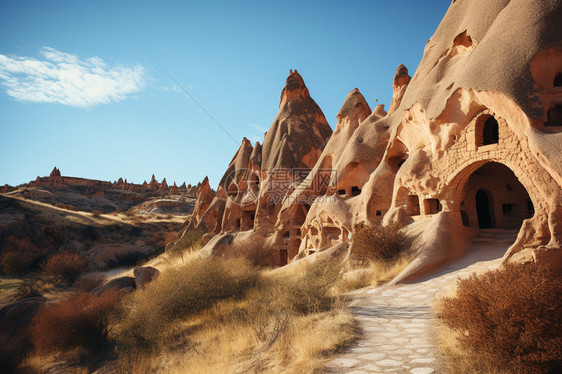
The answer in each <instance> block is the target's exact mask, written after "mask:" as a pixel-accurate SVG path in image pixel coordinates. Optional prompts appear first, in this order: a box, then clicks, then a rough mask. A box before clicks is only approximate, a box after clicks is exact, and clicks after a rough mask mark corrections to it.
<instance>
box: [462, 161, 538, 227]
mask: <svg viewBox="0 0 562 374" xmlns="http://www.w3.org/2000/svg"><path fill="white" fill-rule="evenodd" d="M462 193H463V196H464V199H463V201H462V203H461V206H460V211H461V218H462V221H463V224H464V225H465V226H470V227H473V228H475V229H505V230H515V229H519V228H520V227H521V224H522V223H523V220H525V219H527V218H531V217H532V216H533V215H534V208H533V203H532V201H531V198H530V197H529V194H528V192H527V190H526V189H525V187H524V186H523V185H522V184H521V182H519V180H518V179H517V177H516V176H515V174H514V173H513V171H512V170H511V169H510V168H508V167H507V166H505V165H503V164H500V163H498V162H487V163H485V164H483V165H482V166H480V167H479V168H478V169H477V170H475V171H474V172H473V173H472V174H470V176H469V177H468V179H467V181H466V183H465V185H464V187H463V192H462Z"/></svg>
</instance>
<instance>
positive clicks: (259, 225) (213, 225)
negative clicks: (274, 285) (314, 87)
mask: <svg viewBox="0 0 562 374" xmlns="http://www.w3.org/2000/svg"><path fill="white" fill-rule="evenodd" d="M331 135H332V129H331V128H330V126H329V125H328V122H327V121H326V118H325V117H324V114H323V113H322V111H321V110H320V108H319V107H318V105H317V104H316V102H315V101H314V100H313V99H312V97H311V96H310V93H309V92H308V89H307V87H306V85H305V84H304V80H303V79H302V77H301V76H300V74H299V73H298V72H297V71H296V70H295V71H292V70H291V71H290V74H289V77H288V78H287V81H286V83H285V87H284V88H283V91H282V92H281V101H280V104H279V113H278V114H277V117H276V118H275V120H274V121H273V124H272V125H271V127H270V129H269V130H268V131H267V132H266V134H265V137H264V141H263V145H262V144H260V143H259V142H257V143H256V144H255V145H254V146H252V144H251V143H250V141H249V140H248V139H246V138H244V139H243V140H242V144H241V145H240V148H239V149H238V151H237V152H236V154H235V155H234V157H233V158H232V161H231V162H230V164H229V165H228V168H227V170H226V172H225V174H224V176H223V177H222V179H221V181H220V182H219V186H218V188H217V193H216V196H214V197H213V198H212V199H211V195H210V194H209V193H207V192H206V191H207V189H208V188H207V187H208V186H207V187H205V188H202V189H201V190H200V191H201V193H200V196H199V197H198V201H197V203H196V207H195V214H194V216H193V218H192V219H191V222H190V223H189V224H188V229H193V228H201V229H205V230H207V231H212V232H214V233H217V234H221V235H225V234H229V233H233V232H239V231H251V232H252V233H253V234H255V235H245V236H240V237H239V238H238V240H242V237H244V240H253V239H252V237H254V236H256V235H257V236H260V237H261V238H263V239H265V238H267V237H269V236H271V235H272V234H273V233H274V232H275V226H274V224H275V222H276V220H277V216H278V214H279V211H280V209H281V206H282V204H283V199H284V198H285V197H286V195H287V192H290V191H292V190H294V189H295V188H296V187H297V186H298V185H299V184H300V183H301V182H302V181H303V180H304V179H305V178H306V176H307V175H308V173H309V172H310V170H311V169H312V168H313V167H314V165H315V164H316V162H317V160H318V158H319V157H320V155H321V154H322V150H323V149H324V147H325V146H326V143H327V142H328V140H329V139H330V136H331ZM213 243H214V241H213ZM285 257H286V256H285Z"/></svg>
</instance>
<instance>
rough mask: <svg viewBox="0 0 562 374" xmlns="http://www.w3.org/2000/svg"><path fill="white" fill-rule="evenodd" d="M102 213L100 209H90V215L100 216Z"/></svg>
mask: <svg viewBox="0 0 562 374" xmlns="http://www.w3.org/2000/svg"><path fill="white" fill-rule="evenodd" d="M102 214H103V212H102V211H100V210H94V211H92V217H94V218H100V216H101V215H102Z"/></svg>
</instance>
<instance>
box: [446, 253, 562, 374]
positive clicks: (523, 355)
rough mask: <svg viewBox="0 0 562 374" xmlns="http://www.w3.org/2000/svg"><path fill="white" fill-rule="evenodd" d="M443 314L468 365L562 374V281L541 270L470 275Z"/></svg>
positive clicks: (516, 268)
mask: <svg viewBox="0 0 562 374" xmlns="http://www.w3.org/2000/svg"><path fill="white" fill-rule="evenodd" d="M441 310H442V311H441V312H440V317H441V318H442V319H443V321H444V323H445V324H446V325H447V326H448V327H450V328H452V329H454V330H456V331H458V332H460V338H459V343H460V345H461V348H463V349H464V350H465V351H466V352H468V354H469V355H470V356H472V360H471V361H473V362H476V363H478V362H480V363H482V366H492V367H495V368H497V369H498V370H500V369H501V370H506V371H507V372H510V373H560V372H562V349H560V347H562V278H560V277H555V276H553V275H552V274H551V273H550V272H549V271H548V270H547V269H546V268H545V267H541V266H538V265H520V264H519V265H514V264H507V265H505V268H504V269H501V270H495V271H491V272H488V273H485V274H482V275H480V276H475V275H472V276H471V277H470V278H468V279H465V280H461V281H460V282H459V284H458V289H457V296H456V297H453V298H445V299H444V301H443V303H442V305H441Z"/></svg>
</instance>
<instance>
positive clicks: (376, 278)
mask: <svg viewBox="0 0 562 374" xmlns="http://www.w3.org/2000/svg"><path fill="white" fill-rule="evenodd" d="M411 260H412V258H411V256H408V255H404V254H403V255H402V256H400V257H398V258H397V259H395V260H394V261H369V262H368V263H367V264H366V265H364V266H361V267H351V268H350V269H349V270H348V271H347V272H345V273H344V274H343V277H342V280H341V282H339V283H338V285H337V288H338V291H339V292H349V291H353V290H357V289H360V288H364V287H369V286H374V287H377V286H380V285H382V284H385V283H388V282H390V281H391V280H392V279H394V277H396V276H397V275H398V274H400V272H401V271H402V270H404V268H406V266H408V264H409V263H410V262H411Z"/></svg>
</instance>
